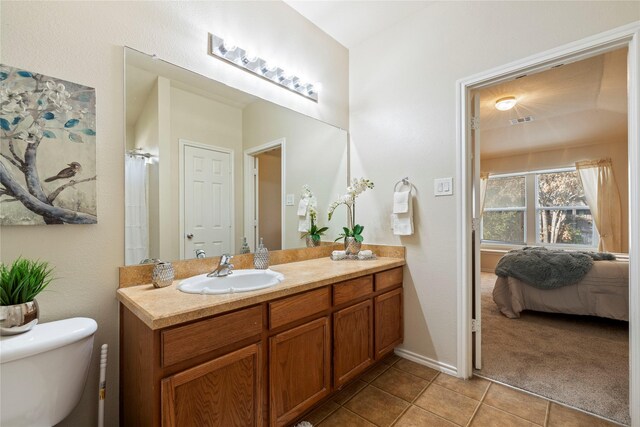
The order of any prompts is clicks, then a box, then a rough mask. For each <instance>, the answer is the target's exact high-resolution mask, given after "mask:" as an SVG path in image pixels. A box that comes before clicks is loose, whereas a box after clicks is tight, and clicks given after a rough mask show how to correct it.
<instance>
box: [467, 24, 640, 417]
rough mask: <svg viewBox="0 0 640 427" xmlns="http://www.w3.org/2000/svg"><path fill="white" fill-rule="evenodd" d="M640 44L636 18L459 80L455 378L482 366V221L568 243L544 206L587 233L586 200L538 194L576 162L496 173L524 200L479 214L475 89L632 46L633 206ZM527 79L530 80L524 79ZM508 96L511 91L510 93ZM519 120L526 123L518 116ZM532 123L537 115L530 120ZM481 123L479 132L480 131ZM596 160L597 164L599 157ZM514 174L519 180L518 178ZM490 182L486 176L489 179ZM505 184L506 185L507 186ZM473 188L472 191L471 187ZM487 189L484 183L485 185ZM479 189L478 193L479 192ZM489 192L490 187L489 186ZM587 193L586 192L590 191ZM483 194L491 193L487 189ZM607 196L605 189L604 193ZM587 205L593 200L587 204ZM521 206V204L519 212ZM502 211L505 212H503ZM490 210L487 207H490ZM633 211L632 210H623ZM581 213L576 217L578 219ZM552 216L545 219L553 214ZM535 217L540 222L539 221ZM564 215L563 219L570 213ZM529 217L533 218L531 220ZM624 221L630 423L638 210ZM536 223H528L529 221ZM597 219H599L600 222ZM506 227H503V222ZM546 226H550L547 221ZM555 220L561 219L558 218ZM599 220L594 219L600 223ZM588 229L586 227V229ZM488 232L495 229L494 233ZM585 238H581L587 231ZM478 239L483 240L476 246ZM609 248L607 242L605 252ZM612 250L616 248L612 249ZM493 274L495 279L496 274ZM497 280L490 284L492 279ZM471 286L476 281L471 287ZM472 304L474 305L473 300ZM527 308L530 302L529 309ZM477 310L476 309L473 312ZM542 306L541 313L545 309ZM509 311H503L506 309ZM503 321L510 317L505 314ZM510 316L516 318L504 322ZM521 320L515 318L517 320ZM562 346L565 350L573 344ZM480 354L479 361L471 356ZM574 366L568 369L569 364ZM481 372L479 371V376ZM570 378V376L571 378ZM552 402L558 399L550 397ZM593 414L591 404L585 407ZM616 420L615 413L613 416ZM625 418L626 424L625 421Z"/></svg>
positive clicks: (635, 396)
mask: <svg viewBox="0 0 640 427" xmlns="http://www.w3.org/2000/svg"><path fill="white" fill-rule="evenodd" d="M639 41H640V25H639V24H638V23H634V24H631V25H628V26H626V27H622V28H619V29H616V30H612V31H609V32H607V33H603V34H600V35H597V36H594V37H591V38H589V39H586V40H583V41H580V42H575V43H572V44H570V45H567V46H564V47H561V48H558V49H554V50H552V51H549V52H545V53H542V54H539V55H536V56H533V57H530V58H527V59H524V60H522V61H518V62H516V63H512V64H508V65H505V66H503V67H498V68H496V69H493V70H490V71H488V72H486V73H483V74H479V75H476V76H473V77H470V78H467V79H464V80H461V81H459V82H458V116H459V120H458V124H457V128H458V148H459V150H458V154H457V159H458V174H457V177H458V180H457V189H458V191H459V194H460V195H461V196H460V198H459V200H458V212H459V214H460V215H459V217H458V220H459V230H460V235H459V240H458V245H459V246H458V261H459V262H460V265H459V267H460V268H459V271H460V273H459V282H458V283H459V288H458V290H459V292H458V297H459V299H458V303H459V305H458V307H459V324H458V325H459V326H458V375H459V376H461V377H465V378H468V377H470V376H472V375H473V374H474V372H473V365H474V362H477V363H478V366H479V367H480V368H482V363H483V361H482V359H481V357H482V356H483V355H482V348H483V346H482V330H483V319H482V313H483V310H482V309H481V307H482V303H481V296H482V292H481V287H482V283H481V278H482V272H481V255H480V242H481V240H482V239H481V238H482V237H484V240H488V239H487V238H486V237H487V236H482V235H481V233H482V231H483V230H482V227H483V222H484V223H485V225H486V223H487V222H491V221H493V223H494V225H495V223H496V217H499V216H503V217H511V218H512V219H513V220H514V221H512V222H513V223H514V224H512V225H513V226H512V227H511V228H510V229H507V230H505V229H502V230H501V231H500V229H499V227H497V226H496V227H493V228H491V227H490V230H489V231H490V232H492V233H493V236H494V237H495V236H501V237H504V236H502V235H501V234H500V233H502V234H503V235H507V234H508V231H511V232H513V233H512V234H511V235H510V236H511V237H510V238H511V239H512V240H513V239H515V238H514V237H513V236H514V235H515V234H518V235H519V234H521V235H522V236H523V237H522V238H520V237H519V238H518V239H517V240H519V243H521V245H522V246H524V245H527V244H530V241H528V240H526V237H527V236H528V235H531V236H533V238H534V239H535V241H534V242H533V243H534V244H536V245H541V244H542V243H549V242H548V241H545V240H544V239H550V238H551V239H555V240H554V243H560V244H562V243H567V242H563V241H559V240H557V239H558V237H561V238H564V239H568V240H571V233H565V235H562V233H560V234H559V233H558V232H557V231H558V230H559V228H557V229H556V232H555V233H550V234H549V233H547V234H546V235H544V232H547V231H549V228H545V227H539V224H537V219H539V220H540V223H541V224H542V216H543V214H546V213H549V212H547V211H551V210H553V211H556V214H557V213H558V212H559V211H564V214H566V215H568V214H569V213H571V214H572V215H573V217H574V218H573V220H575V221H573V225H574V228H575V230H574V231H577V230H579V231H580V233H581V234H583V235H585V234H588V233H587V231H588V230H587V229H588V228H589V227H587V225H588V223H589V221H588V218H587V217H588V215H587V214H586V213H585V212H582V211H585V210H586V209H584V207H585V206H584V205H582V206H568V205H566V206H565V204H562V203H559V204H558V205H554V206H548V205H543V204H542V205H541V204H540V201H541V197H540V194H539V192H540V191H541V188H542V187H541V185H542V183H544V182H545V180H547V178H548V177H549V176H550V175H554V176H555V178H558V177H559V175H560V174H566V176H567V177H568V176H569V175H571V174H573V175H575V174H576V172H575V170H567V169H569V168H571V165H570V164H568V165H565V167H560V166H559V165H555V166H554V167H553V168H546V169H545V168H532V167H526V168H524V169H522V170H517V171H516V170H513V171H510V172H509V173H503V174H502V176H500V175H498V174H496V176H494V179H499V178H501V179H504V180H511V181H519V182H516V183H513V182H511V183H509V185H511V184H513V186H514V187H519V188H523V191H522V196H523V197H522V200H523V201H522V202H521V203H519V205H518V206H515V204H513V206H508V208H512V209H510V212H506V211H505V209H504V208H505V207H504V206H494V207H493V208H494V209H495V210H494V211H495V212H497V213H495V214H493V216H494V218H489V219H487V218H485V219H484V220H483V219H482V217H481V216H480V205H481V203H480V201H481V199H483V197H481V194H482V192H483V191H482V190H481V187H482V186H481V183H482V180H480V178H479V175H480V173H479V172H480V171H481V170H482V169H481V166H480V162H481V155H480V154H481V153H480V148H481V146H482V142H480V144H479V145H478V144H476V145H475V146H474V144H473V140H474V137H477V136H478V135H475V134H479V131H480V130H481V129H482V127H483V120H480V121H479V127H478V121H477V120H473V119H472V117H473V116H474V115H475V114H474V113H475V112H476V111H478V110H476V111H474V109H475V108H476V107H480V104H479V102H473V97H474V95H475V94H477V92H478V91H482V90H484V89H487V88H490V87H492V86H496V85H498V84H501V83H505V82H510V81H514V80H518V78H523V76H535V75H536V74H537V73H539V72H541V71H544V70H553V69H555V68H560V69H562V68H564V67H567V66H568V65H571V64H574V63H577V62H579V61H582V60H589V59H590V58H595V57H597V56H599V55H603V54H607V53H611V52H614V51H616V50H619V49H625V50H627V49H628V55H627V66H626V70H625V71H626V73H625V76H626V77H627V82H628V88H627V94H628V101H627V108H628V122H627V124H626V126H625V128H624V129H623V130H624V131H625V132H624V133H625V134H626V137H627V142H628V147H627V150H626V153H627V155H628V161H627V164H628V165H629V168H628V192H626V193H625V194H621V197H622V198H627V199H628V206H637V203H638V200H639V199H640V189H639V188H638V179H639V171H638V167H639V165H640V152H639V143H640V127H639V123H638V122H639V120H640V118H639V117H638V111H639V110H638V107H639V103H640V102H639V98H640V96H639V84H640V75H639V73H640V72H639V68H640V67H639V62H638V60H639V56H640V52H639V49H640V48H639ZM525 78H526V77H525ZM505 95H506V94H505ZM497 101H498V99H494V100H493V101H492V102H494V103H496V102H497ZM514 119H516V120H515V123H514V124H513V126H520V125H522V124H523V123H524V124H528V123H529V122H531V121H532V120H531V119H527V116H526V115H525V116H523V117H514ZM519 119H522V120H519ZM582 119H583V123H584V124H585V127H588V125H590V124H591V122H590V120H589V119H585V117H582ZM533 120H535V117H534V118H533ZM474 128H478V129H477V130H478V132H476V129H474ZM518 142H519V141H513V142H512V143H513V144H517V143H518ZM558 159H559V157H558V156H556V157H554V159H553V160H558ZM581 160H588V159H587V158H583V159H581ZM595 163H598V162H597V161H596V162H595ZM510 166H515V163H514V162H510ZM573 168H578V169H580V167H579V166H578V165H575V164H574V166H573ZM474 172H477V173H476V175H477V176H476V177H475V178H476V179H474ZM578 174H579V175H582V171H578ZM514 178H516V179H514ZM487 183H488V181H487V180H485V184H487ZM501 184H504V185H503V186H502V188H503V187H504V186H505V185H506V183H504V182H502V183H501ZM474 187H475V188H474ZM484 188H485V189H486V188H487V187H484ZM527 189H529V191H530V196H532V200H533V205H532V206H530V207H529V208H527V206H526V201H525V200H526V199H527ZM474 190H475V191H474ZM487 191H488V190H487ZM585 191H586V190H585ZM485 194H486V193H485ZM600 194H604V193H600ZM586 205H588V202H587V203H586ZM516 208H517V209H516ZM529 209H531V212H530V213H529V215H530V218H529V220H528V219H527V218H526V215H527V212H529ZM498 211H504V212H498ZM485 212H486V210H485ZM626 212H628V208H627V209H626ZM580 216H581V217H582V218H577V217H580ZM551 217H552V216H551V215H549V216H548V217H547V219H549V218H551ZM536 218H537V219H536ZM565 219H566V218H565ZM530 220H531V221H530ZM626 221H627V224H628V229H627V231H626V232H625V236H627V238H628V254H629V255H628V259H629V260H630V262H629V264H628V272H629V273H628V274H629V280H628V290H627V292H625V296H626V297H627V298H628V300H627V301H628V302H627V304H628V307H629V311H628V319H629V343H628V349H629V350H628V357H629V360H630V363H629V365H630V371H629V373H628V379H629V389H630V393H629V409H630V417H629V418H628V419H627V420H626V422H629V420H633V421H635V422H637V419H638V416H640V413H638V412H637V411H638V410H639V408H640V396H639V392H640V374H639V371H640V352H639V351H638V350H640V349H639V348H638V345H639V344H640V334H639V333H638V329H639V328H638V327H639V326H640V316H639V315H640V312H639V309H638V305H639V304H638V303H639V302H640V289H639V284H638V277H639V275H638V263H637V257H638V255H637V254H638V249H639V247H640V235H639V232H638V230H639V229H640V224H639V221H638V218H636V217H635V216H634V215H629V218H628V220H626ZM529 222H531V224H529ZM595 222H597V221H595ZM503 225H504V224H503ZM527 225H530V226H531V225H532V226H533V227H532V228H531V227H529V228H527ZM547 225H548V224H547ZM556 225H558V223H556ZM596 225H597V224H596ZM583 226H584V227H583ZM489 234H491V233H489ZM583 237H584V236H583ZM591 237H592V238H594V239H592V240H590V241H589V240H588V239H584V240H582V243H584V245H583V246H591V247H594V248H595V249H596V250H597V249H598V246H597V245H595V243H596V242H595V241H596V240H597V239H598V238H600V240H601V241H602V240H606V239H609V236H608V233H606V232H605V233H600V235H592V236H591ZM476 242H477V243H478V244H476ZM604 250H605V251H606V250H607V249H606V247H605V249H604ZM610 251H613V250H611V249H610ZM492 279H493V278H492ZM492 279H490V280H489V282H492ZM474 285H476V286H475V287H474ZM474 303H475V304H474ZM525 308H526V307H525ZM474 309H475V311H474ZM536 309H538V310H540V307H539V306H538V307H534V310H536ZM540 311H544V310H540ZM503 313H504V311H503ZM505 319H506V318H505ZM506 320H512V319H506ZM515 320H516V321H518V319H515ZM538 346H539V347H545V344H540V345H538ZM565 346H566V347H568V345H566V343H565ZM474 356H475V360H474ZM536 362H539V360H530V361H529V365H526V364H525V366H524V368H522V369H521V374H522V375H528V374H529V373H530V372H531V371H533V369H530V367H531V366H532V364H534V363H536ZM602 363H604V364H606V363H607V360H603V361H602ZM569 369H571V368H569ZM481 372H482V371H481V370H480V373H481ZM569 380H571V378H569ZM534 392H535V393H538V394H543V395H544V393H543V392H541V391H540V390H534ZM551 398H552V399H553V397H551ZM582 409H584V410H587V411H589V412H593V411H591V408H582ZM610 418H611V417H610ZM623 422H624V421H623Z"/></svg>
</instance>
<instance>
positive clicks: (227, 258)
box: [220, 254, 233, 264]
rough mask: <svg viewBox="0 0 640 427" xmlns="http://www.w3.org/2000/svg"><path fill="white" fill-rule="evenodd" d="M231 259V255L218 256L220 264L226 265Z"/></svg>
mask: <svg viewBox="0 0 640 427" xmlns="http://www.w3.org/2000/svg"><path fill="white" fill-rule="evenodd" d="M232 258H233V255H231V254H222V255H221V256H220V264H227V263H228V262H229V261H231V259H232Z"/></svg>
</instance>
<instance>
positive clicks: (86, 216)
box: [0, 64, 97, 225]
mask: <svg viewBox="0 0 640 427" xmlns="http://www.w3.org/2000/svg"><path fill="white" fill-rule="evenodd" d="M0 132H1V134H0V139H1V141H2V145H1V147H0V224H2V225H37V224H95V223H96V222H97V215H96V211H97V208H96V179H97V176H96V161H95V155H96V150H95V136H96V132H95V90H94V89H92V88H90V87H87V86H82V85H79V84H76V83H72V82H67V81H64V80H60V79H56V78H52V77H48V76H45V75H42V74H37V73H33V72H30V71H25V70H21V69H17V68H14V67H10V66H6V65H2V64H0ZM9 201H16V202H19V203H6V202H9Z"/></svg>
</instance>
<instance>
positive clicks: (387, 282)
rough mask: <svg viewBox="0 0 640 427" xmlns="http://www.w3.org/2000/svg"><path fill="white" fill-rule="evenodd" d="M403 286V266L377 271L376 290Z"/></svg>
mask: <svg viewBox="0 0 640 427" xmlns="http://www.w3.org/2000/svg"><path fill="white" fill-rule="evenodd" d="M396 286H402V267H398V268H394V269H392V270H387V271H382V272H380V273H376V291H379V290H381V289H387V288H395V287H396Z"/></svg>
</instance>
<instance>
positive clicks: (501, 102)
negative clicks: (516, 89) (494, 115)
mask: <svg viewBox="0 0 640 427" xmlns="http://www.w3.org/2000/svg"><path fill="white" fill-rule="evenodd" d="M517 103H518V101H517V100H516V97H515V96H505V97H504V98H500V99H498V100H497V101H496V109H497V110H500V111H507V110H510V109H512V108H513V107H515V106H516V104H517Z"/></svg>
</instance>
